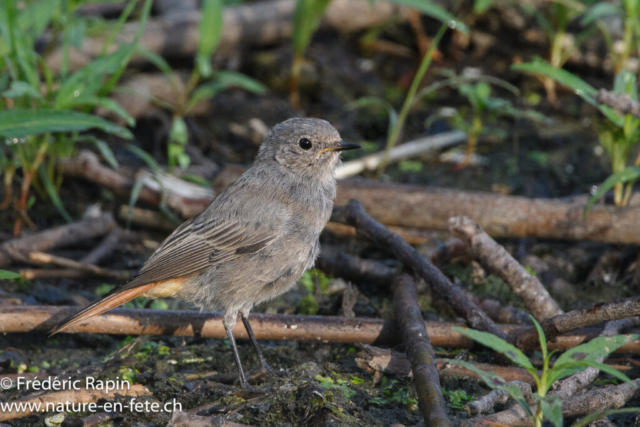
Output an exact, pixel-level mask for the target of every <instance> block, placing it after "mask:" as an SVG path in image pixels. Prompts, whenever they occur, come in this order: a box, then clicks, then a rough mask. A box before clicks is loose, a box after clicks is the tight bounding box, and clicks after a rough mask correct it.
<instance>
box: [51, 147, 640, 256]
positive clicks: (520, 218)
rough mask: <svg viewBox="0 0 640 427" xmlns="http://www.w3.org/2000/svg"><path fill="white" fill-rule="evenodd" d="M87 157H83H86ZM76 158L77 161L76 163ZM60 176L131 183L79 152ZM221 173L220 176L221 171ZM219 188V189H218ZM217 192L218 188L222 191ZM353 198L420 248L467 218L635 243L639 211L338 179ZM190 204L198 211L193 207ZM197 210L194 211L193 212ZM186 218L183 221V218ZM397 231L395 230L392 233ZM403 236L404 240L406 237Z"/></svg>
mask: <svg viewBox="0 0 640 427" xmlns="http://www.w3.org/2000/svg"><path fill="white" fill-rule="evenodd" d="M86 153H89V154H86ZM79 157H81V159H80V158H79ZM61 166H62V170H63V173H64V174H65V175H68V176H75V177H80V178H83V179H86V180H88V181H91V182H95V183H97V184H99V185H102V186H104V187H105V188H107V189H109V190H110V191H111V192H113V193H114V194H116V195H119V196H121V197H126V198H128V197H129V194H130V192H131V188H132V187H133V180H130V179H128V178H126V177H123V176H122V175H121V174H119V173H118V172H116V171H114V170H112V169H109V168H107V167H106V166H102V165H101V164H100V162H99V160H98V158H97V156H95V154H93V153H90V152H87V151H85V152H82V153H81V154H80V155H79V156H76V157H73V158H70V159H66V160H64V161H62V162H61ZM223 173H224V172H223ZM223 187H224V186H223ZM223 187H222V188H223ZM352 198H357V199H359V200H360V201H361V202H362V204H363V206H364V208H365V209H366V210H367V212H369V213H370V215H371V216H372V217H373V218H375V219H376V220H377V221H378V222H381V223H383V224H385V225H386V226H387V227H389V228H393V227H399V228H400V230H407V232H408V233H409V234H410V235H416V236H417V238H416V240H417V241H415V242H411V243H415V244H417V243H424V242H425V241H427V240H428V236H429V235H431V236H433V233H431V234H426V235H425V236H424V237H421V236H420V235H418V234H416V233H417V232H419V231H422V232H425V231H424V230H442V231H448V230H449V218H451V217H452V216H460V215H464V216H467V217H469V218H471V219H472V220H473V221H474V222H476V223H477V224H478V225H479V226H480V227H482V228H483V229H484V230H485V231H486V232H487V234H489V235H490V236H491V237H493V238H501V237H504V238H512V237H536V238H553V239H567V240H594V241H602V242H609V243H629V244H639V243H640V206H638V205H637V204H634V203H635V202H634V201H633V200H632V203H631V205H630V206H628V207H626V208H615V207H612V206H600V205H598V206H594V207H593V208H592V209H591V211H590V213H589V215H588V216H587V217H586V219H585V218H584V217H583V210H584V206H585V205H586V202H587V199H586V197H583V198H577V199H574V200H572V201H562V200H555V199H530V198H527V197H519V196H503V195H500V194H493V193H482V192H472V191H458V190H448V189H438V188H430V187H423V186H416V185H407V184H387V183H380V182H377V181H373V180H366V179H354V180H343V181H341V182H340V183H339V185H338V193H337V198H336V204H346V203H347V202H348V201H349V200H350V199H352ZM160 199H161V197H160V194H159V193H157V192H154V191H153V190H151V189H149V188H148V187H144V188H143V189H142V191H141V192H140V197H139V200H140V201H143V202H145V203H148V204H151V205H154V206H157V205H158V204H159V203H160ZM209 201H210V200H198V201H197V202H196V201H189V200H185V201H184V202H185V203H189V204H193V205H194V206H193V207H189V211H190V212H191V213H192V214H195V213H198V212H200V210H202V209H204V207H205V206H206V204H207V203H208V202H209ZM196 205H199V206H200V207H199V208H197V207H196ZM198 209H199V210H198ZM185 218H186V216H185ZM393 229H394V230H396V231H398V229H396V228H393ZM404 237H407V236H406V235H405V236H404Z"/></svg>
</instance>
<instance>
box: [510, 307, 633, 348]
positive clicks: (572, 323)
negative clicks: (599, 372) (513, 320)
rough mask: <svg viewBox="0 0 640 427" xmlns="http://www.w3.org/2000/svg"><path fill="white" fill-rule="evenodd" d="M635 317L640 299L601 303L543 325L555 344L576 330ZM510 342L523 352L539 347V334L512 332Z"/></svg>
mask: <svg viewBox="0 0 640 427" xmlns="http://www.w3.org/2000/svg"><path fill="white" fill-rule="evenodd" d="M635 316H640V297H632V298H626V299H621V300H617V301H612V302H599V303H596V304H593V305H590V306H589V307H585V308H581V309H577V310H572V311H569V312H567V313H564V314H560V315H558V316H555V317H552V318H550V319H546V320H544V321H543V322H541V325H542V329H543V330H544V333H545V335H546V337H547V340H548V341H551V342H553V340H555V338H556V337H557V336H559V335H562V334H566V333H568V332H571V331H575V330H576V329H580V328H586V327H589V326H592V325H597V324H598V323H601V322H609V321H612V320H620V319H626V318H628V317H635ZM509 340H510V341H511V342H512V343H513V344H514V345H516V346H517V347H518V348H520V349H523V350H526V349H533V348H537V347H538V333H537V331H536V330H535V328H533V327H531V328H529V329H528V330H526V331H522V330H520V331H512V332H511V333H510V334H509Z"/></svg>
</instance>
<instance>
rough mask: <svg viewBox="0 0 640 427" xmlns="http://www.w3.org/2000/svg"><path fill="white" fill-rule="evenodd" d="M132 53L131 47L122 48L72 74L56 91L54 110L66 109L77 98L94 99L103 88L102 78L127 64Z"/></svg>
mask: <svg viewBox="0 0 640 427" xmlns="http://www.w3.org/2000/svg"><path fill="white" fill-rule="evenodd" d="M132 52H133V46H131V45H127V46H123V47H121V48H120V49H118V50H117V51H115V52H114V53H112V54H111V55H108V56H105V57H102V58H99V59H96V60H94V61H93V62H91V63H90V64H89V65H87V66H86V67H84V68H81V69H80V70H78V71H76V72H75V73H73V75H72V76H71V77H69V78H68V79H67V80H66V81H65V82H64V83H63V84H62V87H60V90H59V91H58V95H57V97H56V108H57V109H64V108H67V107H68V106H70V105H73V104H74V103H77V101H78V99H79V98H91V97H94V96H95V95H96V94H97V92H98V91H99V90H100V89H101V88H102V86H103V78H104V76H106V75H107V74H113V73H115V72H116V71H117V70H118V69H119V68H120V67H122V66H123V65H125V64H127V62H128V61H129V58H130V57H131V53H132Z"/></svg>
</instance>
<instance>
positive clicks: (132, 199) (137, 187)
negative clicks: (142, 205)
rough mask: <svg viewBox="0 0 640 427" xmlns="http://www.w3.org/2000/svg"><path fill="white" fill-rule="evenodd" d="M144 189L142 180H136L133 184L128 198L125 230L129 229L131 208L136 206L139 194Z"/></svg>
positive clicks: (131, 214)
mask: <svg viewBox="0 0 640 427" xmlns="http://www.w3.org/2000/svg"><path fill="white" fill-rule="evenodd" d="M143 187H144V180H142V179H138V180H136V182H135V184H133V188H132V189H131V195H130V196H129V209H128V210H127V221H126V223H127V230H129V229H130V228H131V217H132V216H133V207H134V206H135V205H136V202H137V201H138V199H139V198H140V192H141V191H142V188H143Z"/></svg>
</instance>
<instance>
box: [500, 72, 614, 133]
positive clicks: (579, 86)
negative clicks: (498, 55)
mask: <svg viewBox="0 0 640 427" xmlns="http://www.w3.org/2000/svg"><path fill="white" fill-rule="evenodd" d="M511 68H512V69H513V70H516V71H522V72H524V73H530V74H539V75H542V76H547V77H551V78H552V79H554V80H555V81H557V82H558V83H560V84H562V85H564V86H567V87H569V88H571V89H573V90H574V92H575V93H576V95H578V96H579V97H580V98H582V99H583V100H584V101H586V102H587V103H589V104H591V105H592V106H594V107H595V108H597V109H599V110H600V112H601V113H602V114H604V115H605V116H606V117H607V118H608V119H609V120H611V122H613V123H615V124H616V125H617V126H619V127H622V126H623V125H624V119H623V117H622V116H620V115H619V114H617V113H616V112H615V111H613V109H611V108H609V107H607V106H605V105H600V104H598V102H597V101H596V95H597V94H598V91H597V90H596V89H595V88H594V87H593V86H591V85H590V84H589V83H587V82H585V81H584V80H582V79H581V78H580V77H578V76H576V75H575V74H572V73H570V72H569V71H567V70H563V69H562V68H557V67H554V66H553V65H551V64H549V63H547V62H544V61H536V62H529V63H526V64H516V65H513V66H512V67H511Z"/></svg>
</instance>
